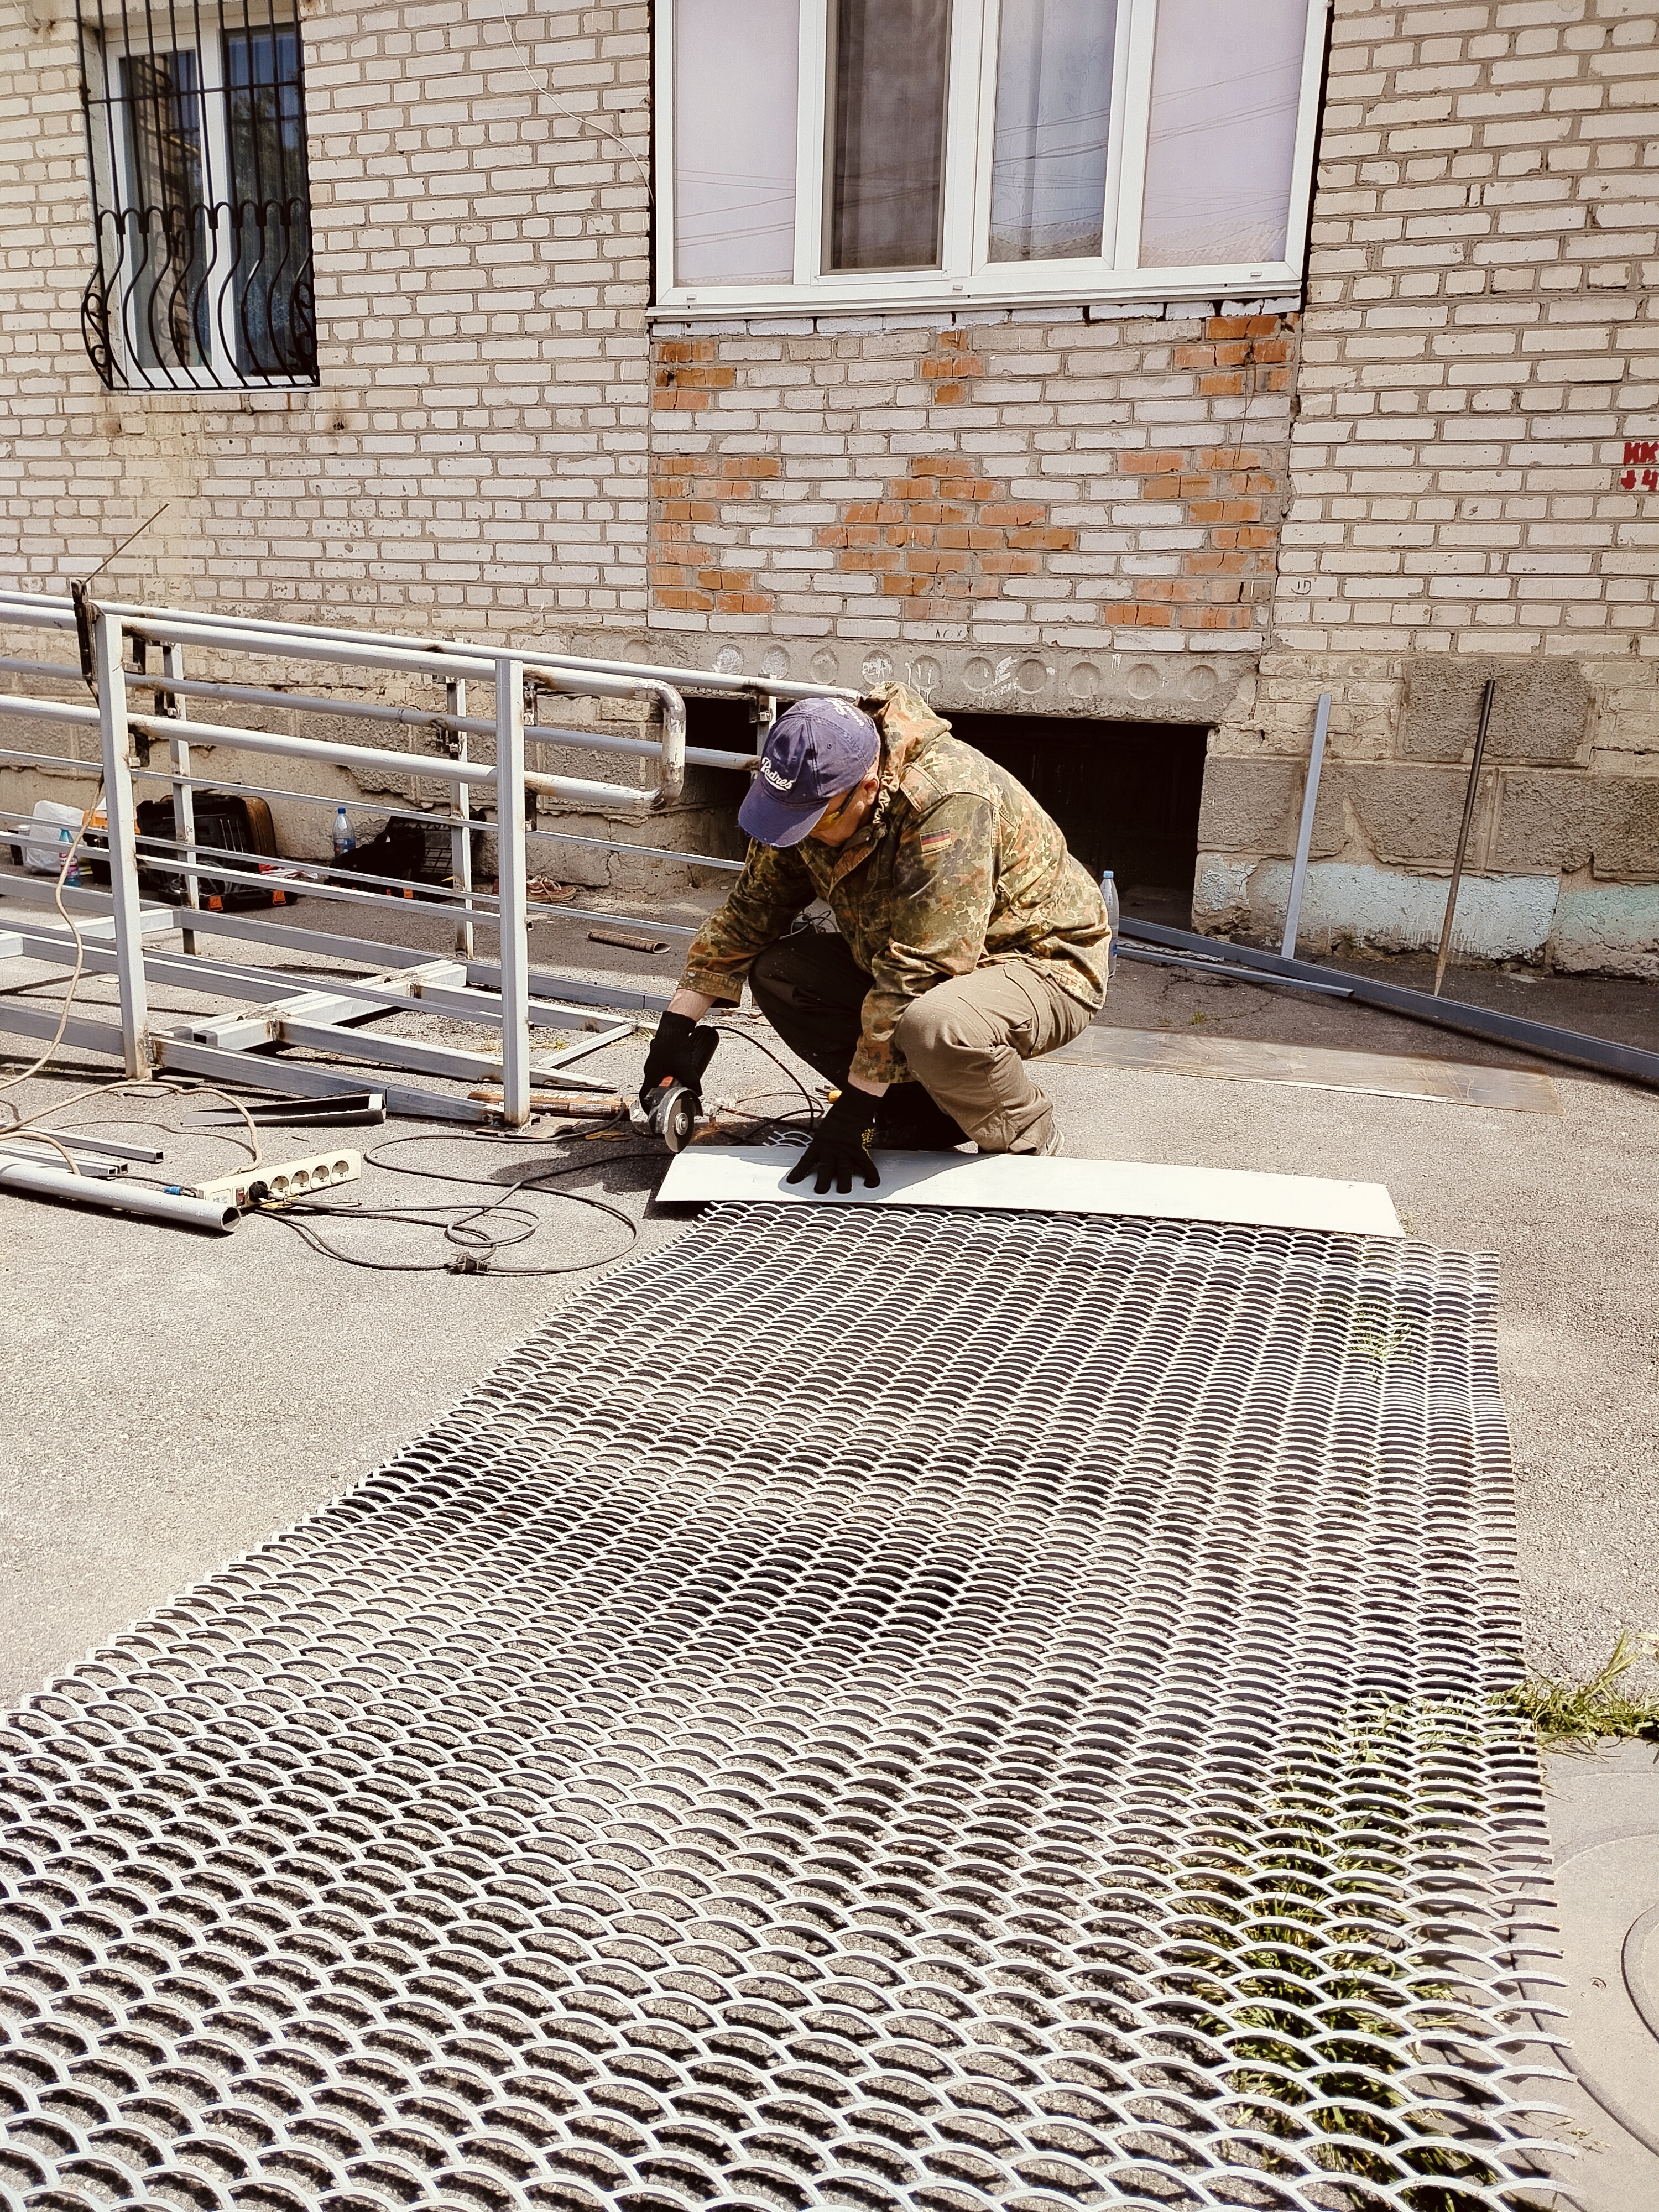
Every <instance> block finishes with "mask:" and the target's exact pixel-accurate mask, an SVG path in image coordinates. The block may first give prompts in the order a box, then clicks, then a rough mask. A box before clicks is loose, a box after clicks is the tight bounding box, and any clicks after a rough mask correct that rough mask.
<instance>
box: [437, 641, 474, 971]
mask: <svg viewBox="0 0 1659 2212" xmlns="http://www.w3.org/2000/svg"><path fill="white" fill-rule="evenodd" d="M444 708H445V711H446V713H447V715H448V716H449V718H450V722H451V726H452V727H453V726H454V725H456V724H458V723H459V722H462V721H464V720H465V719H466V678H465V677H464V676H456V677H452V678H450V679H449V681H448V682H447V684H445V685H444ZM454 745H455V757H456V759H457V760H465V758H466V732H465V730H462V729H459V728H456V729H455V734H454ZM471 814H472V794H471V791H470V790H469V789H468V788H467V787H466V785H465V784H464V783H458V784H457V785H456V787H455V799H454V806H453V812H452V817H451V828H450V832H449V880H450V882H451V883H452V884H453V885H454V886H455V889H456V890H458V891H459V893H460V894H461V901H462V905H463V908H464V909H465V918H464V919H463V920H460V921H457V923H456V925H455V953H456V957H457V958H458V959H461V960H471V959H473V958H475V957H477V950H478V947H477V927H476V925H475V923H474V921H473V919H472V914H473V907H472V830H471Z"/></svg>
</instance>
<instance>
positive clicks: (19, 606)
mask: <svg viewBox="0 0 1659 2212" xmlns="http://www.w3.org/2000/svg"><path fill="white" fill-rule="evenodd" d="M119 611H120V612H121V613H123V614H124V615H125V614H132V615H142V616H143V617H146V618H154V617H164V618H166V619H168V620H172V621H175V622H178V621H183V622H185V623H192V624H201V623H208V624H217V625H218V626H219V627H221V628H223V629H238V630H242V631H246V632H248V633H250V634H252V635H257V636H260V637H268V638H273V639H274V638H282V637H289V636H294V635H301V636H303V635H307V628H308V626H307V625H306V624H304V623H282V622H273V621H271V620H270V619H268V618H265V617H259V616H256V615H211V614H207V613H203V612H197V611H193V610H185V609H167V608H153V607H132V608H126V607H123V608H122V609H120V610H119ZM8 620H11V621H17V622H21V623H29V624H32V625H33V626H35V627H37V628H41V629H74V627H75V623H74V618H73V616H72V615H71V613H70V603H69V601H68V600H67V599H55V598H48V597H47V596H46V594H45V593H44V592H0V622H3V621H8ZM129 627H131V624H129ZM315 627H321V625H317V626H315ZM330 635H333V636H336V637H338V638H340V639H342V640H343V641H345V642H347V643H348V644H353V645H371V646H380V645H386V646H392V647H404V648H405V649H407V650H410V651H413V652H417V653H428V654H431V653H445V654H447V655H451V656H461V657H466V656H471V657H473V658H476V659H479V660H481V661H483V660H489V659H492V658H493V651H492V648H491V647H488V646H479V645H469V644H467V643H466V642H465V641H464V640H458V641H447V640H443V641H432V640H428V639H423V638H408V637H404V636H402V635H399V634H398V633H396V632H391V631H381V630H362V629H331V631H330ZM532 659H533V660H534V661H535V662H538V663H539V664H541V665H543V666H545V667H550V668H551V667H556V668H562V669H568V670H569V671H573V672H574V673H577V674H581V675H586V676H617V677H622V678H627V679H629V680H635V679H641V678H643V679H645V680H646V681H648V682H651V683H656V684H672V685H674V686H675V688H676V689H677V690H680V691H705V692H713V693H719V694H720V695H722V696H727V697H731V696H736V697H739V698H741V697H743V696H744V695H745V694H750V695H756V696H760V697H763V698H770V699H852V700H856V699H858V698H860V696H862V695H861V694H860V692H859V691H858V690H856V689H855V688H851V687H848V685H845V684H813V683H809V682H802V681H797V680H795V679H793V678H787V677H772V676H726V675H723V674H721V673H720V671H719V670H717V669H700V668H679V667H675V666H673V665H670V664H664V663H658V662H652V661H638V662H636V661H632V660H610V659H603V658H594V657H592V656H590V655H587V654H584V653H549V652H545V651H543V650H542V649H540V648H539V647H535V646H531V647H526V665H528V664H529V663H530V662H531V661H532Z"/></svg>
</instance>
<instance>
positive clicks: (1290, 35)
mask: <svg viewBox="0 0 1659 2212" xmlns="http://www.w3.org/2000/svg"><path fill="white" fill-rule="evenodd" d="M1307 30H1308V0H1249V5H1248V6H1246V5H1244V4H1243V0H1159V6H1158V47H1157V52H1156V54H1155V57H1154V59H1153V64H1152V134H1151V141H1150V143H1149V145H1148V147H1147V150H1146V200H1145V203H1144V205H1143V210H1142V216H1141V227H1140V262H1141V266H1142V267H1143V268H1145V269H1181V268H1198V267H1205V266H1208V265H1210V264H1218V263H1222V264H1233V263H1238V264H1249V263H1250V262H1253V261H1257V262H1260V261H1282V260H1283V259H1284V258H1285V231H1286V229H1287V228H1288V225H1289V220H1290V198H1291V164H1292V161H1293V159H1294V156H1295V153H1296V125H1297V107H1298V106H1299V104H1300V101H1301V97H1302V55H1303V47H1304V41H1305V40H1306V37H1307Z"/></svg>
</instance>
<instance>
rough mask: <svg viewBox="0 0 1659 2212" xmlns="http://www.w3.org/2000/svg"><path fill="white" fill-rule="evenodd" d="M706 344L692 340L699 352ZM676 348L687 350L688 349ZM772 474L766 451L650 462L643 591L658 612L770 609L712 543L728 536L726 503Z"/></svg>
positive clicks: (750, 492)
mask: <svg viewBox="0 0 1659 2212" xmlns="http://www.w3.org/2000/svg"><path fill="white" fill-rule="evenodd" d="M705 343H708V341H706V340H702V339H699V340H698V341H697V344H698V346H699V348H701V347H702V345H704V344H705ZM664 350H665V351H668V350H671V349H669V348H665V349H664ZM678 350H679V351H681V352H689V351H690V347H685V346H683V347H681V348H679V349H678ZM711 350H712V346H711ZM779 468H780V464H779V462H778V460H777V459H776V457H775V455H773V454H770V453H709V454H707V455H702V456H691V455H688V454H684V453H659V454H657V455H656V456H655V457H654V459H653V461H652V464H651V474H652V477H653V483H652V491H653V495H654V502H655V513H654V516H653V529H652V533H651V556H652V557H651V592H652V596H653V599H655V601H656V603H657V605H659V607H670V608H672V609H673V610H675V611H677V612H678V613H682V614H721V615H763V614H769V613H770V612H771V611H772V608H773V605H774V604H775V603H774V600H773V598H772V594H771V593H770V592H765V591H760V590H757V587H756V584H755V575H754V571H753V570H752V569H750V568H732V566H731V565H730V554H729V551H728V550H727V549H726V547H724V546H722V545H721V544H720V543H719V542H718V541H719V540H720V539H721V538H726V539H730V538H732V536H733V535H735V532H733V530H732V528H731V526H728V525H726V522H725V515H724V509H725V507H726V503H727V502H728V501H736V500H749V499H753V498H754V497H755V496H756V491H755V487H756V484H757V482H758V481H760V480H761V479H763V478H768V477H775V476H776V475H777V474H778V473H779Z"/></svg>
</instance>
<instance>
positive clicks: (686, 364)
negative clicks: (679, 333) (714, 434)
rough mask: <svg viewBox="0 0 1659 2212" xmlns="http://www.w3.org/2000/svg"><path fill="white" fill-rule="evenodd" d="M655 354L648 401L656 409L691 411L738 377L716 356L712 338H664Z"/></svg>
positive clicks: (718, 347)
mask: <svg viewBox="0 0 1659 2212" xmlns="http://www.w3.org/2000/svg"><path fill="white" fill-rule="evenodd" d="M656 356H657V367H656V376H655V381H654V388H653V392H652V394H651V404H652V405H653V407H655V408H658V409H659V410H660V409H668V408H674V409H678V410H679V411H681V412H682V413H685V412H693V411H695V410H696V409H697V408H699V407H707V406H708V402H709V400H710V398H711V397H712V396H713V395H714V393H715V392H725V391H726V390H727V389H728V388H729V387H730V386H732V385H733V384H735V383H736V382H737V380H738V372H737V370H736V369H735V368H732V365H731V364H730V362H722V361H721V360H720V358H719V356H720V345H719V343H718V341H717V340H716V339H714V338H665V339H664V341H663V342H662V343H661V344H660V345H659V346H658V348H657V349H656Z"/></svg>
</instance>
